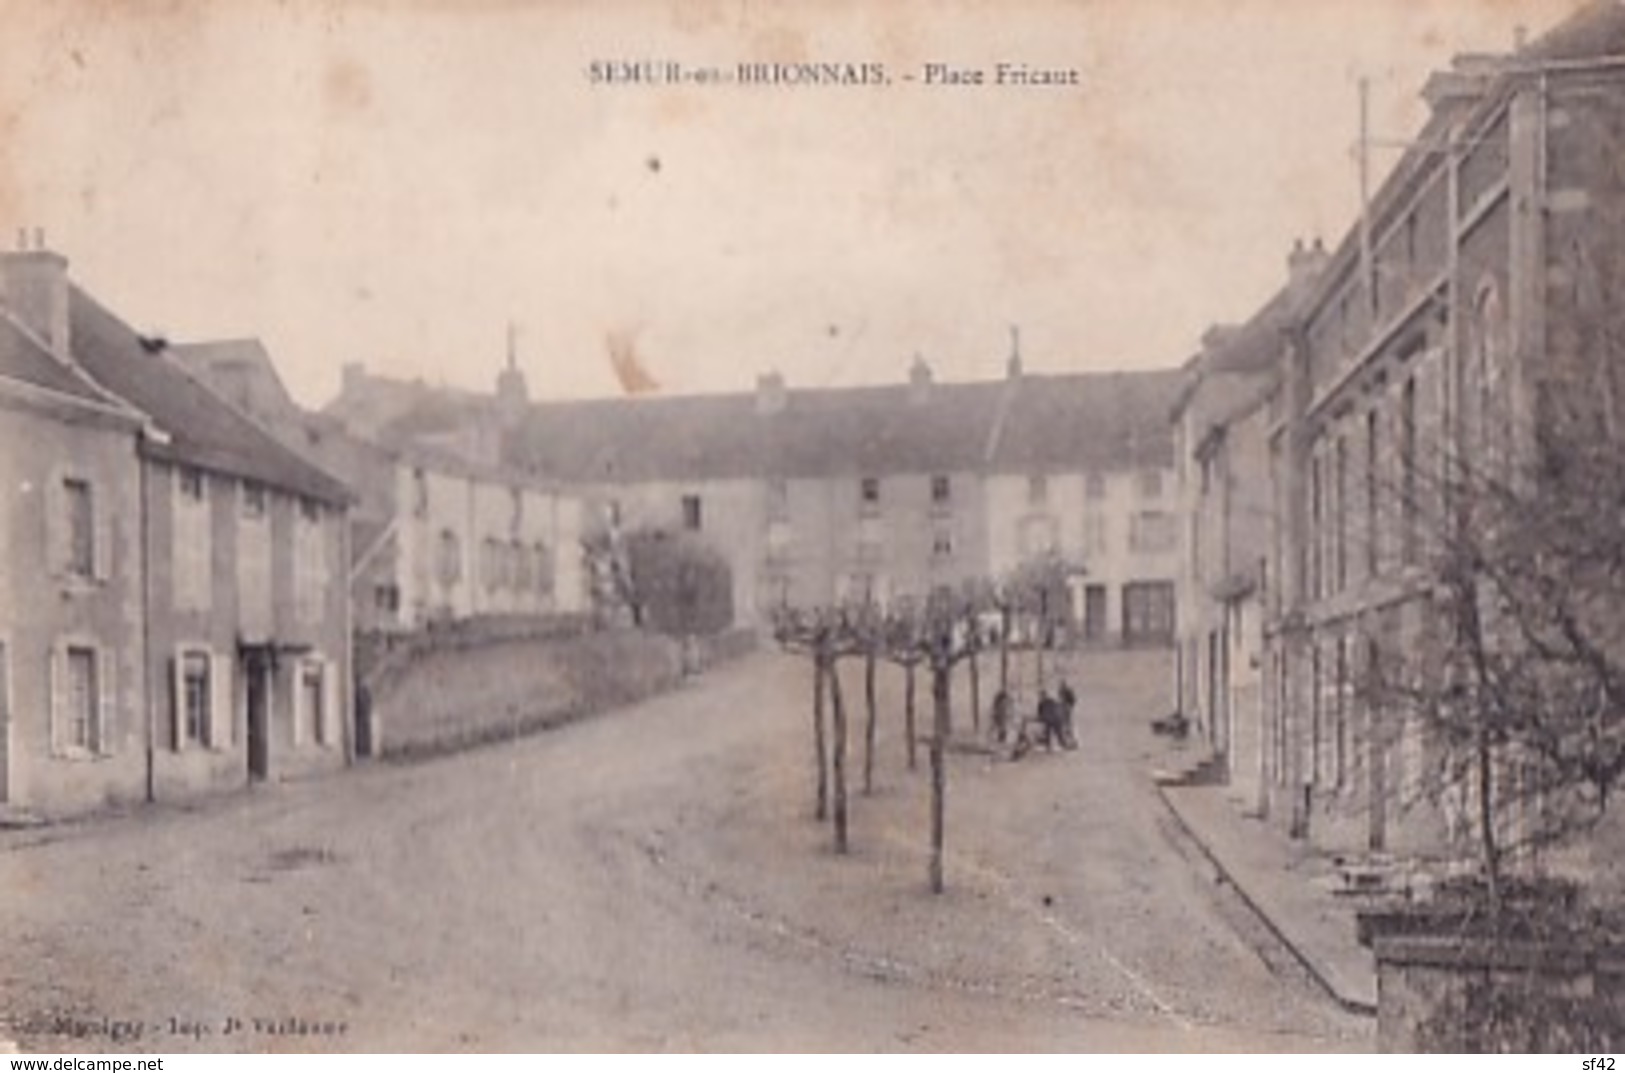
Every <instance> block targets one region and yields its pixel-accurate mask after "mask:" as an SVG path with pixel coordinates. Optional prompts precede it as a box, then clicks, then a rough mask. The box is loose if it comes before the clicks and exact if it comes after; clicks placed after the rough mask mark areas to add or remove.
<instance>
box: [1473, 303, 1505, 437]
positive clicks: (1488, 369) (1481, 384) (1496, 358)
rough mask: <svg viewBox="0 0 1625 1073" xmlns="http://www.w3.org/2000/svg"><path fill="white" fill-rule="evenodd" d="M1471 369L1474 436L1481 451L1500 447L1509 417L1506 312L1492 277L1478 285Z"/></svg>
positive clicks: (1474, 305)
mask: <svg viewBox="0 0 1625 1073" xmlns="http://www.w3.org/2000/svg"><path fill="white" fill-rule="evenodd" d="M1472 328H1473V332H1472V351H1471V358H1472V368H1471V369H1470V371H1469V374H1468V376H1469V379H1468V383H1469V392H1470V397H1469V402H1468V407H1469V409H1470V411H1471V414H1472V421H1473V437H1472V439H1471V440H1470V441H1469V442H1470V443H1471V444H1472V446H1473V448H1475V449H1478V450H1483V449H1488V448H1492V447H1496V446H1499V440H1500V437H1501V435H1502V432H1503V429H1504V426H1505V425H1506V423H1507V420H1508V419H1509V418H1510V416H1511V415H1510V414H1509V413H1507V411H1506V408H1505V400H1504V399H1503V398H1502V390H1501V388H1502V385H1503V384H1504V383H1506V382H1507V375H1506V374H1507V369H1506V362H1507V353H1506V311H1505V309H1504V307H1503V306H1502V304H1501V291H1500V288H1499V287H1498V286H1497V285H1496V282H1495V279H1494V278H1493V277H1488V278H1486V279H1485V280H1484V281H1483V282H1482V283H1480V284H1479V285H1478V292H1477V294H1476V295H1475V297H1474V300H1473V325H1472Z"/></svg>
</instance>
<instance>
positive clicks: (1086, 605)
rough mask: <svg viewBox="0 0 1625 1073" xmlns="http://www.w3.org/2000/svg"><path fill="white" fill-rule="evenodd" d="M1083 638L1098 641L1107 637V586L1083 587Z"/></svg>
mask: <svg viewBox="0 0 1625 1073" xmlns="http://www.w3.org/2000/svg"><path fill="white" fill-rule="evenodd" d="M1083 636H1084V639H1085V640H1088V641H1098V640H1100V639H1101V638H1102V637H1104V636H1106V586H1104V585H1085V586H1084V587H1083Z"/></svg>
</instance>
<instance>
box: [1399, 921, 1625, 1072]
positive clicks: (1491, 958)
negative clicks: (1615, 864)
mask: <svg viewBox="0 0 1625 1073" xmlns="http://www.w3.org/2000/svg"><path fill="white" fill-rule="evenodd" d="M1373 945H1374V947H1375V950H1376V955H1377V1043H1378V1047H1379V1049H1381V1050H1382V1051H1385V1052H1389V1053H1417V1052H1425V1053H1462V1052H1471V1053H1515V1054H1525V1053H1550V1052H1567V1053H1571V1054H1572V1053H1579V1052H1593V1053H1604V1054H1606V1053H1608V1052H1611V1051H1618V1050H1620V1049H1621V1047H1622V1046H1625V945H1618V944H1613V943H1598V942H1595V941H1584V940H1581V939H1577V938H1570V939H1564V940H1557V939H1545V940H1537V939H1508V938H1498V939H1497V938H1488V937H1478V936H1462V935H1458V934H1449V933H1447V932H1446V931H1443V930H1441V931H1440V932H1437V933H1431V934H1410V935H1405V934H1399V935H1384V936H1379V937H1378V938H1377V939H1376V940H1375V942H1374V944H1373Z"/></svg>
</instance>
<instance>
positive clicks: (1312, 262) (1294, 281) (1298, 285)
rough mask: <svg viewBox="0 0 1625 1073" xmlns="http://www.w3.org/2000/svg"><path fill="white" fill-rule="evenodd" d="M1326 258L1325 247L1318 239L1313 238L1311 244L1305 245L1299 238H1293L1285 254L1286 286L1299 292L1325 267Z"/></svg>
mask: <svg viewBox="0 0 1625 1073" xmlns="http://www.w3.org/2000/svg"><path fill="white" fill-rule="evenodd" d="M1326 259H1327V255H1326V247H1325V245H1324V244H1323V243H1322V242H1321V241H1320V239H1318V238H1317V239H1315V242H1314V245H1313V246H1305V245H1304V243H1303V239H1301V238H1300V239H1297V240H1295V241H1294V242H1293V243H1292V252H1291V253H1289V254H1287V255H1286V280H1287V288H1288V289H1289V290H1291V291H1293V292H1294V293H1297V292H1301V291H1302V290H1303V289H1304V288H1305V287H1307V286H1308V285H1309V284H1310V282H1312V281H1313V280H1314V278H1315V277H1316V276H1317V275H1319V274H1320V270H1321V269H1323V268H1325V267H1326Z"/></svg>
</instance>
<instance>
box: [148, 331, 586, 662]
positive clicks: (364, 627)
mask: <svg viewBox="0 0 1625 1073" xmlns="http://www.w3.org/2000/svg"><path fill="white" fill-rule="evenodd" d="M175 353H176V354H177V355H178V356H179V357H180V358H181V360H182V361H183V362H185V363H186V365H187V366H188V367H189V368H191V369H193V370H194V371H195V372H196V373H197V374H198V375H199V376H201V377H203V378H204V379H205V380H207V381H208V382H209V383H210V385H211V386H213V387H214V388H215V389H216V390H217V391H219V392H220V393H221V394H222V395H224V396H225V397H226V398H227V399H230V400H231V401H232V402H233V403H234V404H235V405H237V406H238V407H239V408H240V409H241V410H243V411H244V412H245V413H248V414H250V415H252V416H253V417H254V418H255V419H256V420H257V421H259V422H260V423H262V424H264V425H265V426H266V427H267V428H269V429H271V430H272V431H273V432H275V433H276V434H277V436H278V437H279V438H280V439H282V440H283V442H284V443H287V444H289V445H290V446H291V447H293V448H295V449H297V450H298V451H300V452H301V453H303V454H305V455H306V456H308V457H309V458H311V459H312V460H313V461H315V462H317V463H319V464H320V465H321V466H322V467H323V468H325V469H326V470H327V471H329V472H331V473H334V474H336V475H338V476H340V477H341V478H342V479H344V481H345V482H346V483H347V484H348V485H349V486H350V487H351V488H352V489H354V490H355V493H356V496H357V501H356V505H355V508H354V510H353V511H352V521H351V527H352V538H351V562H350V564H349V583H350V586H351V599H352V604H353V607H354V617H355V626H356V629H357V630H359V631H362V632H375V631H376V632H385V633H398V632H409V631H412V630H418V629H422V628H424V627H426V626H427V625H429V624H431V623H441V622H447V621H451V620H454V619H468V618H474V617H479V616H487V615H538V614H548V613H577V612H580V611H583V610H585V609H586V606H587V590H586V580H585V576H584V569H583V564H582V551H581V530H582V522H581V518H582V505H581V499H580V497H579V496H577V495H574V494H570V493H568V492H566V491H565V490H563V489H561V488H560V487H559V486H558V485H557V484H556V483H554V482H549V481H544V480H542V479H541V478H540V477H538V476H537V475H536V474H535V473H534V472H531V471H525V470H521V469H519V468H517V467H514V466H508V465H504V464H503V463H502V461H501V460H500V458H499V457H498V456H497V453H496V451H495V450H494V449H492V448H491V447H490V446H489V444H490V441H489V440H488V438H487V437H486V436H485V435H484V430H485V428H486V426H485V425H484V423H483V422H481V423H477V424H476V425H474V426H473V427H472V429H471V435H470V436H469V437H467V438H457V437H445V436H439V437H436V436H419V435H413V434H409V433H407V432H404V431H401V430H399V429H392V428H390V427H388V426H387V425H383V426H380V425H376V424H374V423H373V422H372V421H370V419H369V417H368V410H367V409H366V405H367V404H366V403H363V404H361V406H362V408H361V409H360V410H359V412H357V413H355V414H339V415H334V414H317V413H311V412H309V411H306V410H304V409H303V408H301V407H300V406H299V405H298V404H297V403H295V402H294V401H293V399H292V398H291V397H290V396H289V395H288V392H287V390H286V388H285V387H284V386H283V384H282V382H281V379H280V377H278V376H277V373H276V369H275V366H274V365H273V364H272V363H271V361H270V357H269V355H268V354H267V353H266V352H265V348H264V347H263V346H261V345H260V344H259V342H258V341H257V340H252V339H249V340H228V341H221V342H211V343H199V344H190V345H186V346H178V347H176V348H175ZM356 373H357V371H356V370H355V369H353V368H352V369H349V370H346V375H347V377H350V378H352V379H353V378H354V376H355V375H356ZM518 375H519V374H518V371H517V370H516V369H514V368H512V366H511V363H510V368H509V369H508V370H505V372H504V377H505V378H506V379H505V383H506V385H507V388H508V390H509V391H510V392H514V391H517V392H518V393H519V394H520V395H521V396H522V395H523V392H524V386H523V381H522V378H521V379H520V380H519V381H518V382H515V381H514V379H513V377H516V376H518ZM406 395H407V397H409V398H410V397H411V392H410V391H408V392H406ZM389 396H390V391H389V389H385V391H384V392H383V393H381V397H382V398H383V399H384V400H385V401H386V402H387V400H388V398H389ZM349 397H350V398H352V399H355V398H356V397H357V396H355V395H354V394H353V393H352V394H351V395H350V396H349ZM369 401H370V396H369ZM384 409H385V408H384V407H382V406H380V410H384ZM352 426H353V427H352Z"/></svg>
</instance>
